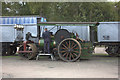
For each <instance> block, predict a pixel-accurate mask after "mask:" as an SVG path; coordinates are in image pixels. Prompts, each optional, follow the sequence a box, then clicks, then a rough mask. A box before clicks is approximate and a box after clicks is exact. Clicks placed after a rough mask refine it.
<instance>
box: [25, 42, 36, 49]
mask: <svg viewBox="0 0 120 80" xmlns="http://www.w3.org/2000/svg"><path fill="white" fill-rule="evenodd" d="M28 43H34V42H33V41H24V42H23V47H24V51H26V46H27V44H28Z"/></svg>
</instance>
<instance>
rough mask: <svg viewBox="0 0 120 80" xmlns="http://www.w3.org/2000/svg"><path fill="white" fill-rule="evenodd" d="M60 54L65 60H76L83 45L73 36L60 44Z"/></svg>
mask: <svg viewBox="0 0 120 80" xmlns="http://www.w3.org/2000/svg"><path fill="white" fill-rule="evenodd" d="M58 54H59V57H60V58H61V59H62V60H63V61H68V62H72V61H76V60H78V59H79V58H80V55H81V45H80V43H79V42H78V41H77V40H75V39H73V38H67V39H64V40H63V41H61V42H60V44H59V45H58Z"/></svg>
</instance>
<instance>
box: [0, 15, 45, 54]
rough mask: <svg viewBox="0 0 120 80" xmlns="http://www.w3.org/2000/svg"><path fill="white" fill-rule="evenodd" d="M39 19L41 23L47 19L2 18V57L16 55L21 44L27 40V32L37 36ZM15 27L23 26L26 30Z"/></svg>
mask: <svg viewBox="0 0 120 80" xmlns="http://www.w3.org/2000/svg"><path fill="white" fill-rule="evenodd" d="M37 18H40V20H41V22H44V21H46V19H45V18H43V17H38V16H12V17H3V16H2V17H0V30H1V39H0V44H2V48H1V52H2V55H14V54H15V53H16V50H17V47H18V46H19V44H21V42H23V41H25V40H26V38H25V37H26V34H27V32H31V34H32V35H34V36H37V27H36V26H37ZM15 25H17V26H18V27H19V26H23V27H24V29H23V30H22V29H20V30H18V29H15V28H14V27H15Z"/></svg>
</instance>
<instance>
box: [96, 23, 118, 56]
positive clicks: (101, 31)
mask: <svg viewBox="0 0 120 80" xmlns="http://www.w3.org/2000/svg"><path fill="white" fill-rule="evenodd" d="M97 37H98V42H97V43H95V45H103V46H105V48H106V50H105V51H106V52H107V53H108V54H109V55H110V56H120V22H99V25H98V26H97Z"/></svg>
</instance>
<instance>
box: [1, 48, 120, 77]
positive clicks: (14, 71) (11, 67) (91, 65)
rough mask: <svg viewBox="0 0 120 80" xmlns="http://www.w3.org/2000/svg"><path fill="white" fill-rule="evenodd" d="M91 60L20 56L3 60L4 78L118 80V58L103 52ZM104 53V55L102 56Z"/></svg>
mask: <svg viewBox="0 0 120 80" xmlns="http://www.w3.org/2000/svg"><path fill="white" fill-rule="evenodd" d="M102 49H103V48H98V49H95V52H96V54H97V55H96V54H95V53H94V54H95V55H94V56H93V57H91V59H89V60H80V61H77V62H63V61H51V60H50V59H48V57H45V58H42V59H40V60H38V61H36V60H26V59H23V58H20V57H19V56H5V57H3V58H2V77H3V78H118V58H117V57H109V56H108V55H106V53H105V52H103V50H102ZM101 52H102V54H100V53H101Z"/></svg>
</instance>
